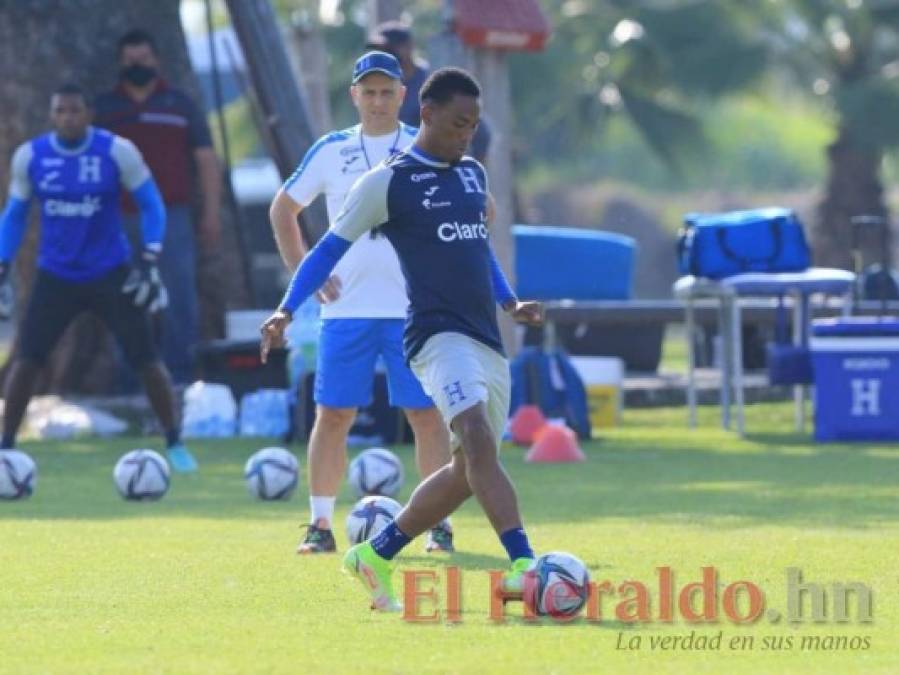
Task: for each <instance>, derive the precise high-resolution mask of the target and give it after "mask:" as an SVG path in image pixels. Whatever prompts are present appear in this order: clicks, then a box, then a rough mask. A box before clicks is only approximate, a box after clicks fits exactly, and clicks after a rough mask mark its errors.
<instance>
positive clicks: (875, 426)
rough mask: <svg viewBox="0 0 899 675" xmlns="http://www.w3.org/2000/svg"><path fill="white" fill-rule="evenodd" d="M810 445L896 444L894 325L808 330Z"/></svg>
mask: <svg viewBox="0 0 899 675" xmlns="http://www.w3.org/2000/svg"><path fill="white" fill-rule="evenodd" d="M812 330H813V337H812V339H811V352H812V366H813V368H814V371H815V440H818V441H886V440H897V439H899V319H895V318H893V317H883V318H877V317H848V318H841V319H834V320H828V321H816V322H815V323H814V324H813V329H812Z"/></svg>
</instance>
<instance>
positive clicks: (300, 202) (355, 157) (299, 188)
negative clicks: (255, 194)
mask: <svg viewBox="0 0 899 675" xmlns="http://www.w3.org/2000/svg"><path fill="white" fill-rule="evenodd" d="M401 77H402V72H401V70H400V64H399V62H398V61H397V60H396V59H395V58H394V57H393V56H391V55H390V54H385V53H384V52H368V53H366V54H363V55H362V56H361V57H359V59H358V60H357V61H356V64H355V66H354V68H353V80H352V85H351V87H350V95H351V97H352V99H353V104H354V105H355V106H356V108H357V110H358V111H359V121H360V123H359V124H356V125H355V126H352V127H349V128H348V129H343V130H342V131H332V132H331V133H329V134H325V135H324V136H322V137H321V138H320V139H319V140H318V141H317V142H316V143H315V144H314V145H313V146H312V147H311V148H310V149H309V152H307V153H306V156H305V157H304V158H303V161H302V162H301V163H300V165H299V166H298V167H297V170H296V171H295V172H294V173H293V175H292V176H291V177H290V178H289V179H288V180H287V181H286V182H285V183H284V186H283V187H282V188H281V189H280V190H279V191H278V194H277V195H275V198H274V200H273V201H272V207H271V209H270V210H269V216H270V218H271V221H272V228H273V230H274V233H275V241H276V242H277V243H278V250H279V251H280V252H281V256H282V257H283V259H284V263H285V264H286V265H287V266H288V267H289V269H290V271H291V272H293V271H294V270H296V268H297V265H299V263H300V261H301V260H302V259H303V257H304V256H305V254H306V252H307V247H306V245H305V242H304V241H303V238H302V236H301V234H300V229H299V228H298V227H297V216H298V215H299V214H300V212H302V210H303V209H304V208H305V207H307V206H309V204H311V203H312V201H313V200H314V199H315V198H316V197H318V195H320V194H324V195H325V196H326V198H327V206H328V218H329V220H330V221H332V222H333V221H334V220H335V219H336V218H337V214H339V213H340V209H341V207H342V206H343V201H344V199H345V198H346V195H347V193H348V192H349V191H350V188H351V187H352V186H353V183H355V182H356V180H357V179H358V178H359V177H360V176H361V175H362V174H364V173H365V172H366V171H368V170H370V169H372V168H374V167H375V166H377V165H378V164H380V163H381V162H382V161H383V160H385V159H387V158H388V157H390V156H391V155H392V154H395V153H397V152H399V151H400V150H401V149H402V148H405V147H407V146H408V145H409V144H410V143H411V142H412V141H413V140H414V138H415V134H416V133H417V132H418V129H417V128H413V127H409V126H406V125H405V124H402V123H401V122H400V121H399V119H398V116H397V115H398V111H399V107H400V103H401V102H402V101H403V95H404V93H405V89H404V88H403V85H402V84H401V82H400V78H401ZM318 296H319V298H320V299H321V300H322V306H321V317H322V330H321V337H320V340H319V346H318V362H317V364H316V368H315V403H316V409H315V424H313V425H312V433H311V434H310V436H309V448H308V453H309V461H308V471H307V472H306V473H307V476H308V478H309V512H310V519H309V520H310V522H309V526H308V528H307V530H306V536H305V537H304V538H303V541H302V542H300V545H299V547H298V548H297V553H300V554H310V553H331V552H334V551H336V550H337V544H336V542H335V541H334V534H333V532H332V521H333V520H334V504H335V501H336V499H337V491H338V490H339V489H340V481H341V480H342V479H343V474H344V473H345V472H346V462H347V457H346V454H347V452H346V443H347V435H348V434H349V432H350V428H351V426H352V424H353V421H354V420H355V418H356V411H357V409H358V408H360V407H363V406H366V405H368V404H369V402H370V401H371V396H372V384H373V380H374V374H375V365H376V363H377V361H378V359H379V358H380V359H381V360H382V361H383V363H384V366H385V369H386V371H387V373H386V374H387V391H388V395H389V398H390V405H394V406H398V407H401V408H402V409H403V412H404V414H405V415H406V419H408V420H409V425H410V426H411V427H412V431H413V433H414V434H415V459H416V463H417V464H418V468H419V471H420V473H421V475H422V477H424V476H428V475H430V474H431V473H433V472H434V471H437V470H438V469H439V468H440V467H442V466H443V465H444V464H446V462H447V461H448V460H449V457H450V451H449V434H448V433H447V430H446V426H445V425H444V423H443V419H442V418H441V416H440V413H439V411H438V410H437V408H436V407H435V406H434V402H433V401H432V400H431V399H430V397H429V396H428V395H427V394H425V392H424V390H423V389H422V386H421V383H420V382H419V381H418V379H417V378H416V377H415V375H414V374H413V373H412V370H411V369H410V368H409V366H408V364H407V363H406V360H405V358H404V356H403V323H404V321H405V318H406V309H407V308H408V306H409V298H408V297H406V286H405V283H404V281H403V273H402V271H401V270H400V263H399V260H397V257H396V252H395V251H394V249H393V246H391V245H390V242H388V241H387V238H386V237H384V236H368V237H360V238H359V239H358V240H357V241H356V242H355V243H354V244H353V246H352V247H351V248H350V250H349V251H347V254H346V255H345V256H343V258H342V259H341V260H340V263H339V264H338V265H337V267H336V268H335V269H334V271H333V274H332V276H331V278H330V279H328V280H327V281H326V282H325V284H324V285H323V286H322V288H321V289H319V291H318ZM425 550H426V551H428V552H447V553H451V552H452V551H453V550H454V547H453V531H452V527H451V525H450V523H449V520H448V519H447V520H445V521H442V522H440V523H438V524H437V525H436V526H435V527H433V528H431V530H430V532H429V533H428V537H427V542H426V544H425Z"/></svg>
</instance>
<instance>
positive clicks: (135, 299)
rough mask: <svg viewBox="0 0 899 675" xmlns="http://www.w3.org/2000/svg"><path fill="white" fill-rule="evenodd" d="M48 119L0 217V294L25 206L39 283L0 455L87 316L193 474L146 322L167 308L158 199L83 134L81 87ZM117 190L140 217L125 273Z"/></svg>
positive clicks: (121, 145)
mask: <svg viewBox="0 0 899 675" xmlns="http://www.w3.org/2000/svg"><path fill="white" fill-rule="evenodd" d="M50 119H51V121H52V123H53V129H54V130H53V131H52V132H50V133H47V134H43V135H41V136H37V137H36V138H33V139H31V140H29V141H27V142H25V143H23V144H22V145H20V146H19V147H18V148H17V149H16V151H15V153H14V155H13V158H12V164H11V171H10V173H11V179H10V187H9V199H8V201H7V203H6V207H5V208H4V210H3V212H2V214H0V286H6V285H7V284H8V279H9V273H10V267H11V264H12V261H13V259H14V258H15V255H16V252H17V250H18V248H19V245H20V244H21V242H22V237H23V236H24V234H25V229H26V226H27V222H28V220H27V218H28V206H29V203H30V202H31V200H32V199H36V200H37V201H38V202H39V203H40V208H41V236H40V244H39V249H38V259H37V275H36V276H35V281H34V286H33V288H32V291H31V297H30V299H29V301H28V306H27V308H26V310H25V316H24V319H23V321H22V325H21V327H20V329H19V336H18V340H17V348H16V353H15V354H14V356H13V362H12V365H11V366H10V369H9V373H8V375H7V378H6V389H5V392H4V398H5V400H6V407H5V409H4V415H3V436H2V439H0V452H2V450H3V449H10V448H13V447H14V446H15V442H16V434H17V433H18V430H19V426H20V425H21V422H22V417H23V416H24V414H25V410H26V409H27V407H28V401H29V400H30V399H31V394H32V387H33V384H34V380H35V378H36V376H37V373H38V370H39V369H40V367H41V366H42V365H43V364H44V363H45V362H46V360H47V357H48V356H49V355H50V352H51V351H52V350H53V347H54V346H55V345H56V343H57V341H58V340H59V338H60V336H62V334H63V332H64V331H65V329H66V327H67V326H68V325H69V323H70V322H71V321H72V319H74V318H75V317H76V316H77V315H78V314H80V313H81V312H83V311H86V312H92V313H94V314H96V315H97V316H99V317H100V319H102V320H103V322H104V323H105V324H106V325H107V326H108V327H109V329H110V330H111V331H112V332H113V334H114V335H115V337H116V339H117V340H118V341H119V343H120V344H121V346H122V349H123V351H124V352H125V355H126V357H127V358H128V361H129V362H130V364H131V366H132V367H133V368H134V369H135V370H136V371H137V372H138V373H139V374H140V376H141V378H142V380H143V383H144V387H145V389H146V391H147V395H148V396H149V398H150V403H151V404H152V406H153V410H154V412H155V413H156V416H157V417H158V418H159V422H160V424H161V426H162V428H163V430H164V432H165V436H166V444H167V446H168V451H167V454H168V457H169V461H170V462H171V463H172V467H173V468H174V469H175V470H176V471H194V470H196V468H197V464H196V461H195V460H194V458H193V456H192V455H191V454H190V452H189V451H188V450H187V448H185V447H184V445H183V444H182V442H181V438H180V429H179V425H178V423H177V421H176V416H175V408H174V397H173V395H172V387H171V381H170V379H169V374H168V371H167V370H166V368H165V366H164V365H163V364H162V362H161V361H160V360H159V357H158V356H157V354H156V349H155V347H154V344H153V337H152V328H151V325H150V317H149V315H150V313H152V312H156V311H158V310H160V309H162V308H164V307H165V305H166V302H167V293H166V289H165V287H164V286H163V285H162V282H161V281H160V278H159V271H158V269H157V264H156V263H157V259H158V257H159V254H160V252H161V251H162V240H163V236H164V233H165V210H164V207H163V204H162V199H161V198H160V196H159V190H158V189H157V188H156V183H155V182H154V181H153V178H152V176H151V175H150V170H149V169H148V168H147V165H146V164H145V163H144V160H143V158H142V157H141V154H140V152H139V151H138V150H137V148H136V147H135V146H134V144H132V143H131V141H128V140H126V139H124V138H122V137H120V136H116V135H114V134H111V133H109V132H108V131H104V130H102V129H97V128H95V127H92V126H91V125H90V120H91V110H90V107H89V106H88V103H87V99H86V97H85V94H84V92H83V91H82V90H81V89H80V88H79V87H77V86H75V85H63V86H62V87H60V88H58V89H57V90H56V92H55V93H54V94H53V97H52V99H51V102H50ZM122 187H124V188H125V189H127V190H128V191H129V192H130V193H131V195H132V196H133V197H134V199H135V201H136V202H137V204H138V206H139V207H140V211H141V227H142V231H143V251H142V252H141V255H140V256H139V258H138V260H137V262H136V264H135V265H133V266H132V265H131V263H130V258H131V251H130V247H129V245H128V241H127V239H126V237H125V233H124V231H123V230H122V223H121V214H120V206H119V203H120V196H121V189H122Z"/></svg>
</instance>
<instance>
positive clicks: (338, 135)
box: [284, 131, 347, 190]
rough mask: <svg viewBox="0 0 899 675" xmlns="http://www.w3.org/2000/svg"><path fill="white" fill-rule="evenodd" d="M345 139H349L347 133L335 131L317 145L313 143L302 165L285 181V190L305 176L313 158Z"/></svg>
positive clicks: (317, 142) (318, 141) (319, 140)
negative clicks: (328, 146)
mask: <svg viewBox="0 0 899 675" xmlns="http://www.w3.org/2000/svg"><path fill="white" fill-rule="evenodd" d="M345 138H347V133H346V132H345V131H335V132H333V133H330V134H327V135H325V136H322V137H321V138H319V139H318V140H317V141H316V142H315V143H313V144H312V147H311V148H309V150H307V151H306V155H305V156H304V157H303V161H302V162H300V165H299V166H298V167H297V168H296V170H295V171H294V172H293V173H292V174H290V178H288V179H287V180H286V181H284V189H285V190H286V189H288V188H289V187H290V186H291V185H293V184H294V183H296V182H297V181H298V180H299V179H300V176H302V175H303V171H305V170H306V167H307V166H309V162H311V161H312V158H313V157H315V156H316V155H317V154H318V152H319V150H321V149H322V148H323V147H325V146H326V145H328V144H329V143H336V142H337V141H342V140H344V139H345Z"/></svg>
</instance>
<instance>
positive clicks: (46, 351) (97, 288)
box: [18, 265, 158, 369]
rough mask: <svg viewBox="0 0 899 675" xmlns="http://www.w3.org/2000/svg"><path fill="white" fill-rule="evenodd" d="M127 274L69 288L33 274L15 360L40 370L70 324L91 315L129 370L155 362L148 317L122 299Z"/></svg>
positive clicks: (41, 273) (124, 268) (62, 282)
mask: <svg viewBox="0 0 899 675" xmlns="http://www.w3.org/2000/svg"><path fill="white" fill-rule="evenodd" d="M129 271H130V268H129V267H128V266H127V265H122V266H121V267H116V268H115V269H114V270H112V271H111V272H109V273H108V274H106V275H105V276H102V277H100V278H99V279H95V280H93V281H86V282H74V281H69V280H67V279H63V278H61V277H58V276H56V275H55V274H51V273H50V272H47V271H45V270H38V271H37V275H36V277H35V280H34V287H33V288H32V289H31V297H30V298H29V300H28V306H27V307H26V309H25V318H24V319H23V321H22V326H21V328H20V329H19V338H18V350H19V356H20V357H21V358H24V359H28V360H29V361H32V362H34V363H36V364H38V365H43V364H44V363H46V361H47V357H48V356H50V352H52V351H53V348H54V347H55V346H56V343H57V342H58V341H59V338H60V337H62V334H63V333H64V332H65V330H66V328H67V327H68V325H69V324H70V323H71V322H72V319H74V318H75V317H76V316H78V315H79V314H80V313H81V312H91V313H93V314H95V315H96V316H97V317H99V318H100V319H101V320H102V321H103V323H105V324H106V326H107V327H108V328H109V330H110V331H111V332H112V334H113V335H115V337H116V340H118V342H119V344H120V345H121V347H122V350H123V351H124V352H125V358H127V359H128V363H129V364H131V366H132V367H133V368H136V369H140V368H142V367H143V366H145V365H147V364H148V363H150V362H152V361H154V360H156V359H157V358H158V356H157V353H156V347H155V345H154V342H153V329H152V325H151V323H150V316H149V314H147V312H146V311H144V310H143V309H140V308H138V307H136V306H135V305H134V301H133V299H132V296H130V295H125V294H123V293H122V284H124V283H125V277H127V276H128V272H129Z"/></svg>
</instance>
